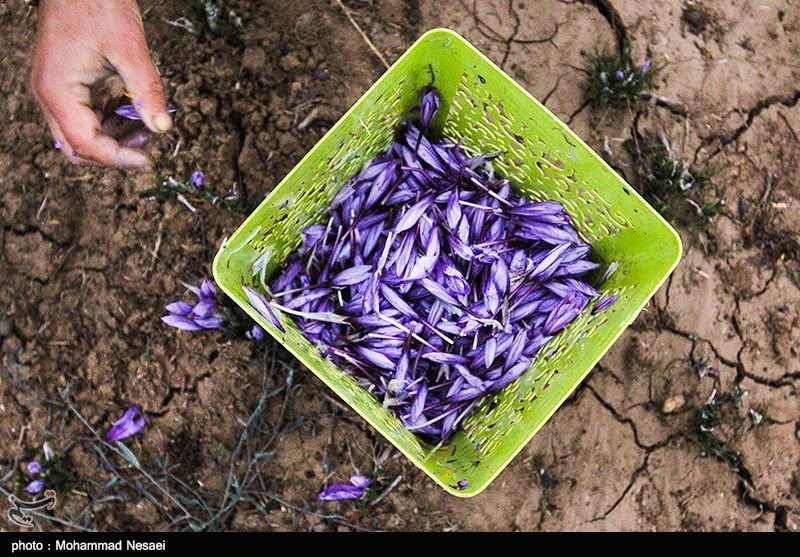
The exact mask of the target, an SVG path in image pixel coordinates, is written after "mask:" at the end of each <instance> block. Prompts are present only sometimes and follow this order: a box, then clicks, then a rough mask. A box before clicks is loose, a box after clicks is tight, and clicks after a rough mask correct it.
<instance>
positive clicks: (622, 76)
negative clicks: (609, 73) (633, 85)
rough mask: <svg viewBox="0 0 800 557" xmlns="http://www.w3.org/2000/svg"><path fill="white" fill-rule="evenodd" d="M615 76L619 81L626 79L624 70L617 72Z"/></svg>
mask: <svg viewBox="0 0 800 557" xmlns="http://www.w3.org/2000/svg"><path fill="white" fill-rule="evenodd" d="M614 75H615V76H617V79H625V72H623V71H622V70H617V71H616V72H615V73H614Z"/></svg>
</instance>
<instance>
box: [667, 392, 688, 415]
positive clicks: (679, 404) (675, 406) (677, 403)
mask: <svg viewBox="0 0 800 557" xmlns="http://www.w3.org/2000/svg"><path fill="white" fill-rule="evenodd" d="M685 404H686V399H685V398H684V397H683V395H672V396H668V397H667V398H666V399H665V400H664V406H662V407H661V411H662V412H663V413H664V414H674V413H675V412H677V411H678V410H680V409H681V408H683V406H684V405H685Z"/></svg>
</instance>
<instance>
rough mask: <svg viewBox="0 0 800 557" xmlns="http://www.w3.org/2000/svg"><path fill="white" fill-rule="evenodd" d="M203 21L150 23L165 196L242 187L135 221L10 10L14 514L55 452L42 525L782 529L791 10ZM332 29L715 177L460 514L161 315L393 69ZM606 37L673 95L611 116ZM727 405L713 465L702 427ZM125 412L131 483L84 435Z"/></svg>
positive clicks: (486, 5) (799, 278)
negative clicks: (199, 187) (475, 73)
mask: <svg viewBox="0 0 800 557" xmlns="http://www.w3.org/2000/svg"><path fill="white" fill-rule="evenodd" d="M217 4H219V5H220V6H221V7H222V9H221V11H220V15H219V18H218V22H217V25H216V27H217V28H216V30H212V29H209V28H208V27H209V26H208V24H207V23H206V24H205V25H202V26H200V25H199V24H198V25H197V26H198V28H199V29H200V32H199V33H190V32H188V31H187V30H186V29H185V28H182V27H178V26H176V25H174V24H171V23H170V22H173V23H174V22H176V21H184V20H180V19H179V18H181V17H186V18H188V20H190V21H194V22H195V23H198V22H200V21H201V20H202V18H199V19H198V17H199V16H198V13H199V12H198V10H197V6H198V4H197V2H183V1H179V0H143V1H142V2H140V5H141V7H142V9H143V12H144V14H145V16H144V17H145V27H146V31H147V34H148V39H149V42H150V45H151V48H152V51H153V56H154V58H155V60H156V61H157V63H158V66H159V68H160V70H161V72H162V74H163V77H164V80H165V83H166V85H167V90H168V93H169V96H170V99H171V102H172V103H173V104H174V105H176V106H178V107H180V113H179V116H178V118H177V121H176V128H175V131H174V133H173V134H172V135H171V136H170V137H169V138H165V139H164V140H163V141H162V142H161V143H160V144H158V145H157V146H156V147H155V149H156V160H157V161H158V163H157V170H158V172H159V173H160V175H161V176H165V177H168V176H174V177H176V178H178V179H185V178H186V177H187V176H188V175H189V174H190V173H191V172H192V170H193V169H194V168H201V169H202V170H203V171H205V173H206V175H207V186H206V187H207V188H208V189H209V190H210V191H212V192H215V193H217V194H220V195H222V196H225V195H228V192H229V191H230V189H231V187H232V186H233V185H234V184H236V186H237V192H238V195H239V201H240V203H239V207H237V206H235V205H236V204H233V203H223V204H216V205H215V204H212V203H210V202H208V201H204V200H191V202H192V205H193V207H194V208H195V209H196V212H193V211H191V210H189V209H188V208H187V206H185V205H184V204H182V203H180V202H178V201H177V200H175V199H169V200H167V201H164V202H156V201H153V200H151V199H148V198H147V197H142V196H141V193H142V192H143V191H145V190H147V189H148V188H151V187H153V185H154V184H155V183H156V178H155V177H154V175H153V173H127V174H126V173H122V172H119V171H115V170H102V169H92V168H82V167H72V166H68V165H65V164H63V162H62V161H61V160H60V158H59V154H58V153H57V152H55V151H54V150H53V149H52V148H51V143H50V141H51V140H50V138H49V136H48V134H47V131H46V128H45V126H44V123H43V118H42V115H41V114H40V112H39V110H38V108H37V106H36V104H35V102H34V100H33V98H32V96H31V94H30V91H29V88H28V83H27V79H28V76H29V57H30V50H31V44H32V39H33V36H34V33H35V28H36V11H35V9H33V8H29V7H28V6H27V5H26V4H25V3H24V2H22V1H21V0H6V1H2V0H0V29H2V31H3V32H2V36H3V40H2V41H0V59H2V76H3V79H2V81H0V92H1V93H2V98H3V99H4V100H3V102H2V103H0V122H2V128H1V131H0V279H1V280H0V347H1V350H0V358H2V360H1V361H0V364H1V365H0V371H1V372H2V373H1V374H0V424H2V425H1V426H0V463H1V464H2V469H0V480H2V485H3V492H4V493H6V494H7V493H9V492H13V493H17V494H23V493H24V492H23V489H24V483H25V481H26V480H27V478H26V475H25V473H24V471H23V466H24V463H26V462H27V461H29V460H30V459H32V458H34V457H38V458H41V453H42V446H43V444H45V443H47V445H48V446H49V447H50V448H51V449H52V450H53V451H54V453H55V455H56V459H55V460H53V461H51V462H50V463H49V464H48V470H49V471H48V474H49V475H48V481H49V482H50V483H51V484H52V485H53V487H55V488H56V489H57V491H58V507H57V509H56V511H55V513H54V515H53V516H54V519H53V520H48V519H44V518H40V519H37V526H38V527H39V528H41V529H66V530H70V529H95V530H163V529H189V528H208V529H220V530H317V531H319V530H350V529H358V530H360V529H369V530H373V529H390V530H442V529H448V530H452V529H456V530H586V529H591V530H768V531H772V530H790V531H791V530H797V529H798V524H800V421H798V420H799V419H800V393H798V389H800V354H798V341H800V235H799V233H800V221H798V220H797V219H796V218H795V217H792V215H795V216H796V214H797V213H796V211H800V106H799V105H798V101H800V89H798V83H800V79H799V78H800V75H798V74H800V62H798V60H800V39H799V37H800V8H799V7H798V5H797V3H796V2H793V1H791V0H760V1H759V2H755V1H754V0H732V1H730V2H712V1H711V0H705V3H702V4H701V3H700V2H684V3H682V2H681V1H679V0H667V1H665V2H634V1H631V0H586V1H580V0H575V1H565V0H561V1H558V0H487V1H479V2H476V1H471V0H455V1H453V2H450V3H449V4H448V7H447V9H446V10H443V9H442V5H441V2H434V1H429V0H407V1H402V0H348V1H346V2H344V3H343V4H341V3H339V2H337V1H323V0H300V1H297V2H277V1H273V0H264V1H261V2H245V1H239V0H236V1H233V0H231V1H228V2H226V3H224V5H223V4H222V3H217ZM230 12H233V14H235V16H234V15H231V13H230ZM345 12H347V13H345ZM348 13H349V15H350V16H351V17H352V18H353V21H354V22H355V24H357V25H358V27H360V28H361V30H362V31H363V33H364V34H365V36H366V37H368V39H369V41H371V42H372V43H373V44H374V46H375V49H377V51H379V52H380V53H381V54H382V55H383V56H384V57H385V58H386V59H387V60H389V61H390V62H391V61H392V60H394V59H396V58H397V57H398V56H399V55H400V54H401V53H402V52H403V51H404V50H405V49H406V48H407V47H408V46H409V45H410V44H411V43H412V42H413V41H414V40H415V39H416V38H417V37H418V36H419V35H420V34H422V33H423V32H424V31H426V30H428V29H430V28H434V27H450V28H452V29H454V30H456V31H458V32H459V33H461V34H462V35H463V36H465V37H466V38H467V39H469V40H470V41H471V42H473V43H474V44H475V45H476V46H477V47H478V48H480V49H481V50H482V51H483V52H485V53H486V54H487V55H488V56H489V57H490V58H492V59H493V60H494V61H496V62H497V63H498V64H500V65H502V67H503V68H504V69H505V70H506V71H507V72H508V73H509V74H510V75H511V76H513V77H514V78H515V79H517V80H518V81H519V82H520V83H521V84H522V85H524V86H525V87H526V88H527V89H528V90H529V91H530V92H531V93H532V94H533V95H534V96H536V97H537V98H539V99H540V100H542V101H543V102H544V103H545V104H546V105H547V106H548V107H549V108H550V109H551V110H552V111H553V112H554V113H555V114H556V115H557V116H559V117H560V118H562V119H563V120H564V121H566V122H568V123H569V124H570V126H571V127H572V128H573V129H574V130H575V131H576V132H577V133H578V134H579V135H580V136H581V137H583V138H584V139H585V140H586V141H587V142H588V143H589V144H590V145H591V146H592V147H593V148H595V149H596V150H597V151H598V152H601V151H602V152H603V153H604V156H605V157H606V158H607V160H608V161H609V162H610V163H611V164H612V165H613V166H614V167H615V168H616V169H617V170H618V171H619V172H620V173H621V174H622V175H624V176H625V177H626V178H627V179H628V180H629V181H632V182H633V183H634V184H635V183H636V182H635V181H636V168H635V165H634V162H633V160H632V158H631V156H630V150H629V149H626V145H629V144H630V141H631V140H632V139H635V138H641V137H645V136H648V135H649V136H660V137H664V138H668V139H669V141H670V143H671V146H672V149H673V150H674V152H675V153H676V156H680V157H682V158H683V159H685V160H686V161H687V162H688V163H689V164H691V165H692V166H693V167H698V168H703V169H705V170H706V171H707V172H708V173H709V175H710V176H711V179H710V180H709V181H708V183H707V184H706V185H705V186H704V187H703V188H702V189H700V190H698V191H697V192H695V193H693V195H694V196H695V197H694V198H693V199H694V202H696V203H717V205H718V208H719V211H717V212H718V214H716V215H715V216H714V217H713V218H711V219H708V220H705V217H704V219H703V222H702V223H701V224H702V225H701V226H698V225H697V224H696V222H695V223H694V224H691V225H690V224H683V223H681V222H677V225H678V229H679V231H680V233H681V236H682V237H683V240H684V245H685V251H686V253H685V256H684V258H683V260H682V262H681V263H680V265H679V266H678V268H677V270H676V271H675V273H674V274H673V276H672V277H671V278H670V279H669V281H668V283H667V284H665V286H664V287H663V288H662V289H661V291H660V292H659V293H658V294H657V296H656V297H655V298H654V299H653V300H652V301H651V303H649V304H648V306H647V307H646V308H645V310H644V311H643V312H642V313H641V315H640V316H639V317H638V319H637V320H636V322H635V323H634V324H633V326H632V327H631V328H630V329H629V330H628V331H627V332H626V333H625V334H624V335H623V336H622V338H621V339H620V340H619V342H617V344H616V345H615V346H614V348H613V349H612V350H611V351H610V352H609V353H608V354H607V355H606V356H605V357H604V358H603V360H602V361H601V363H600V364H599V365H598V366H597V368H596V369H595V370H594V371H593V372H592V373H591V375H590V376H589V379H588V380H587V381H586V382H585V383H584V384H583V385H581V386H580V387H579V388H578V389H577V391H576V392H575V393H574V395H573V396H572V397H571V398H570V399H569V400H568V401H567V403H566V404H565V405H564V406H563V407H562V408H561V410H559V412H557V414H556V415H555V416H554V417H553V418H552V419H551V420H550V422H549V423H548V424H547V425H546V426H545V427H544V428H543V429H542V430H541V432H540V433H539V434H537V435H536V436H535V437H534V439H533V440H532V441H531V442H530V443H529V444H528V446H527V447H526V448H525V449H524V450H523V451H522V453H521V454H520V455H519V456H518V457H517V458H516V459H515V460H514V461H513V462H512V464H511V465H510V466H509V467H508V468H507V469H506V471H505V472H504V473H503V474H502V475H501V476H500V477H499V478H498V479H497V480H496V481H495V482H494V483H493V484H492V485H491V486H490V487H489V488H488V489H487V490H486V491H485V492H484V493H483V494H482V495H480V496H478V497H476V498H473V499H469V500H459V499H455V498H453V497H451V496H450V495H447V494H446V493H444V492H443V491H441V490H440V489H438V488H436V487H435V486H434V485H433V484H432V483H431V481H430V480H428V479H427V478H426V477H425V476H424V474H423V473H421V472H419V471H418V470H416V469H415V468H414V467H413V466H412V465H411V464H410V463H409V462H407V461H406V460H405V459H404V458H403V457H402V456H401V455H399V454H398V453H397V452H396V451H394V450H392V448H391V447H390V446H389V445H388V444H387V443H386V442H385V441H384V440H383V439H382V438H381V437H380V436H379V435H378V434H377V433H376V432H375V431H373V430H372V429H371V428H370V427H369V426H368V425H366V424H365V423H364V422H363V421H362V420H361V419H360V418H359V417H358V416H357V415H356V414H355V413H354V412H352V411H351V410H349V409H348V408H347V407H346V406H345V405H343V404H342V403H341V402H339V401H338V400H336V399H335V397H334V396H333V395H332V394H329V393H328V391H327V390H326V389H325V388H324V386H323V385H322V384H321V383H320V382H319V381H318V380H317V379H316V378H315V377H314V376H313V375H312V374H311V373H310V372H308V371H307V370H305V369H303V368H302V367H300V366H299V364H296V363H295V362H294V361H293V360H292V358H291V357H290V356H289V355H288V354H286V353H285V352H284V351H283V350H282V349H279V348H276V347H272V346H271V347H269V349H268V350H266V351H264V350H261V349H258V348H257V347H256V346H255V345H254V344H253V342H252V341H250V340H247V339H244V338H238V339H229V338H226V337H225V336H224V335H222V334H216V333H208V334H195V335H193V334H186V333H181V332H177V331H174V330H171V329H168V328H166V327H165V326H164V325H163V324H162V323H161V322H160V320H159V317H160V316H161V314H162V308H163V306H164V304H165V303H166V302H168V301H171V300H174V299H177V298H180V297H182V296H184V287H183V286H182V285H181V282H182V281H184V282H196V281H197V280H198V279H199V278H201V277H205V276H208V275H209V273H210V262H211V260H212V257H213V254H214V253H215V252H216V250H217V249H218V247H219V245H220V242H221V240H222V238H224V237H225V236H228V235H230V234H231V233H232V232H233V231H234V230H235V229H236V227H237V226H238V224H239V223H240V222H241V221H242V220H243V218H244V216H245V214H246V212H244V211H243V210H242V208H244V209H245V210H246V208H247V207H248V206H250V207H252V206H253V205H254V204H255V203H257V201H258V200H259V199H262V198H263V195H264V194H265V193H266V192H268V191H270V189H271V188H272V187H274V185H275V184H277V183H278V181H279V180H280V179H281V178H282V177H283V176H284V175H285V174H286V173H287V172H288V171H289V170H290V169H291V168H292V167H293V165H295V164H296V163H297V162H298V161H299V160H300V158H301V157H302V156H303V154H304V153H305V152H307V150H308V149H309V148H310V147H312V146H313V145H314V144H315V142H316V141H318V140H319V138H320V137H321V136H322V135H323V134H324V133H325V131H327V129H328V128H329V127H330V126H331V125H332V124H333V123H334V122H335V121H336V120H337V119H338V118H339V116H340V115H341V114H343V113H344V111H345V110H346V109H347V108H348V107H349V106H350V105H351V104H352V103H353V102H354V101H355V100H357V98H358V97H359V96H360V95H361V94H362V93H363V92H364V91H365V90H366V89H367V88H368V87H369V85H370V84H372V83H373V82H374V80H375V79H376V78H377V77H379V76H380V75H381V73H382V72H383V69H384V68H383V66H382V64H381V62H380V60H379V59H378V58H377V56H376V55H375V53H374V52H373V51H372V50H371V49H370V48H369V46H368V44H367V42H366V41H365V40H364V38H363V37H362V36H361V35H360V34H359V32H358V31H357V30H356V27H355V25H354V24H353V21H350V19H349V18H348V17H347V14H348ZM193 18H194V19H193ZM237 18H238V19H237ZM624 42H629V43H630V45H631V47H632V52H633V54H634V58H635V59H636V60H643V59H644V58H646V57H650V58H652V59H654V60H656V61H658V63H659V64H663V70H662V71H661V72H660V73H659V75H658V77H657V79H656V84H655V89H654V93H653V96H652V97H651V98H650V100H649V102H643V103H636V104H630V105H628V106H625V107H623V108H613V109H602V108H600V107H599V106H597V105H596V104H595V103H592V102H588V100H587V94H586V82H587V72H586V70H585V68H587V67H588V65H589V62H588V58H587V56H588V55H589V53H591V52H592V51H593V50H594V49H595V48H597V47H599V48H608V49H611V50H615V49H618V48H619V47H620V45H621V44H623V43H624ZM675 203H676V204H678V205H680V207H676V210H678V211H679V212H680V211H683V212H685V211H686V209H687V208H689V209H690V212H691V207H689V205H688V201H686V200H685V199H683V198H678V199H677V200H676V201H675ZM684 204H685V205H684ZM737 389H738V391H737ZM742 391H746V393H747V394H746V395H745V396H739V397H737V401H731V402H726V403H721V404H720V405H719V406H720V408H718V409H717V410H719V416H717V418H718V419H717V420H716V421H715V424H717V425H716V426H715V428H714V431H713V432H712V433H713V440H712V441H709V436H708V435H706V433H708V432H704V431H702V429H701V427H700V426H701V425H702V424H701V421H700V420H701V419H700V417H699V414H698V411H697V409H698V408H700V407H702V406H703V405H704V404H705V403H706V402H707V401H708V400H709V398H710V397H711V396H712V395H714V396H716V397H717V400H720V399H721V398H720V397H721V394H722V393H732V392H739V393H740V395H741V393H742ZM131 404H139V405H141V406H142V407H143V408H144V410H145V411H146V412H147V413H148V416H149V420H150V423H149V425H148V427H147V429H146V430H145V434H142V435H139V436H137V437H135V438H132V439H130V440H129V441H128V442H127V443H128V446H129V447H130V449H131V451H132V453H133V454H135V455H137V457H136V462H137V465H138V467H137V466H134V465H132V464H131V463H130V462H129V460H130V458H128V461H126V455H125V454H115V453H114V452H113V450H112V449H111V448H110V447H108V446H104V445H102V444H101V443H100V442H99V441H98V440H97V439H96V438H95V437H94V434H93V431H98V432H100V433H103V432H104V431H105V430H106V428H107V427H108V425H109V424H110V423H111V422H112V421H113V420H114V419H115V418H116V417H117V416H118V415H119V414H121V412H122V411H123V410H124V409H125V408H126V407H127V406H129V405H131ZM707 409H708V408H707ZM715 409H716V406H715ZM243 433H244V434H243ZM354 469H359V470H361V471H362V472H365V473H369V474H372V475H373V476H374V477H375V478H376V479H377V484H376V485H377V488H376V489H375V492H374V493H372V494H371V495H370V498H369V501H368V502H358V503H341V504H340V503H322V502H318V501H317V500H316V494H317V492H318V491H319V489H320V488H321V487H322V486H323V485H324V483H325V482H326V481H338V480H343V479H345V478H346V477H347V476H349V475H350V474H351V473H353V470H354ZM230 478H238V480H237V482H231V481H230ZM21 496H22V495H21ZM3 515H5V513H4V512H3ZM14 528H15V527H14V526H13V525H11V524H2V525H0V529H14Z"/></svg>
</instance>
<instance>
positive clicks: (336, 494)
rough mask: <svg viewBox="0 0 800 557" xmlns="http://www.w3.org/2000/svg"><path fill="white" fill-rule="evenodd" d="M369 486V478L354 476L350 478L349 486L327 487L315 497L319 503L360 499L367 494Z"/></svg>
mask: <svg viewBox="0 0 800 557" xmlns="http://www.w3.org/2000/svg"><path fill="white" fill-rule="evenodd" d="M370 484H371V482H370V481H369V478H367V477H366V476H362V475H361V474H356V475H355V476H352V477H351V478H350V483H349V484H332V485H329V486H328V487H327V488H326V489H324V490H323V491H322V492H321V493H320V494H319V495H318V496H317V499H319V500H320V501H346V500H351V499H361V498H362V497H364V495H366V494H367V491H368V490H369V486H370Z"/></svg>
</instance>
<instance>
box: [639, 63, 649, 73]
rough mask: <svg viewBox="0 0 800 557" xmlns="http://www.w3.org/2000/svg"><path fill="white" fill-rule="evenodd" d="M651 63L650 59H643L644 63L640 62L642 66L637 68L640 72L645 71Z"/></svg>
mask: <svg viewBox="0 0 800 557" xmlns="http://www.w3.org/2000/svg"><path fill="white" fill-rule="evenodd" d="M651 64H652V61H650V60H645V61H644V64H642V67H641V68H639V72H641V73H645V72H646V71H647V70H649V69H650V65H651Z"/></svg>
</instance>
